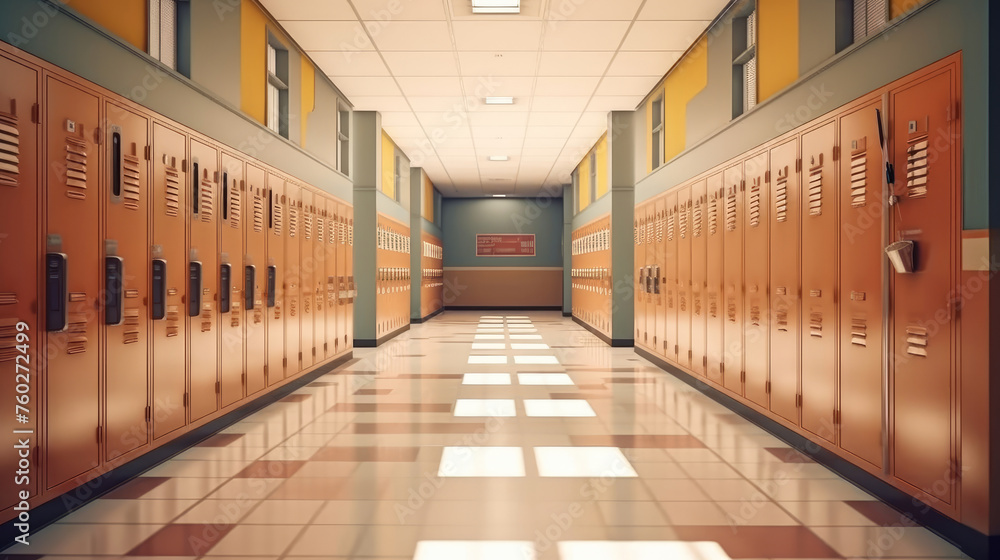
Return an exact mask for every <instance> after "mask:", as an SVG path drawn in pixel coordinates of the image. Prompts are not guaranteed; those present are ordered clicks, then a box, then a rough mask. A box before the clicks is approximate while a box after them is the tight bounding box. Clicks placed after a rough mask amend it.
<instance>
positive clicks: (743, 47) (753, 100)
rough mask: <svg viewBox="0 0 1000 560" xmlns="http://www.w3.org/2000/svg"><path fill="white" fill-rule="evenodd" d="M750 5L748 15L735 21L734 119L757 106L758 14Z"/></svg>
mask: <svg viewBox="0 0 1000 560" xmlns="http://www.w3.org/2000/svg"><path fill="white" fill-rule="evenodd" d="M755 8H756V7H755V6H754V5H752V4H751V5H749V6H748V7H747V8H746V9H747V12H746V15H745V16H744V17H742V18H740V17H737V18H735V19H734V20H733V46H734V47H735V48H734V49H733V50H734V51H735V52H738V53H740V54H738V55H737V56H736V58H735V59H734V60H733V118H734V119H735V118H736V117H738V116H740V115H742V114H744V113H746V112H748V111H750V110H751V109H753V108H754V107H756V106H757V12H756V9H755Z"/></svg>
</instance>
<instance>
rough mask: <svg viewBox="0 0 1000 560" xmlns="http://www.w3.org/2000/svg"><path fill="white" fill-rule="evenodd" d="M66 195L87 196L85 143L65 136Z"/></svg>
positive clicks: (77, 197) (81, 198) (79, 197)
mask: <svg viewBox="0 0 1000 560" xmlns="http://www.w3.org/2000/svg"><path fill="white" fill-rule="evenodd" d="M66 187H67V189H66V196H68V197H70V198H75V199H77V200H85V199H86V198H87V143H86V142H84V141H83V140H80V139H79V138H73V137H72V136H67V137H66Z"/></svg>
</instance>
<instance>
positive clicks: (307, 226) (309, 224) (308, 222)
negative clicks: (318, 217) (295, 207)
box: [302, 212, 313, 241]
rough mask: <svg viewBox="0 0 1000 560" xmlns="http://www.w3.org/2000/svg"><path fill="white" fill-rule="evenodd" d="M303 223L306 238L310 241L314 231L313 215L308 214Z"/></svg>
mask: <svg viewBox="0 0 1000 560" xmlns="http://www.w3.org/2000/svg"><path fill="white" fill-rule="evenodd" d="M302 222H303V224H302V225H303V233H304V234H305V238H306V240H307V241H308V240H310V239H312V229H313V220H312V215H311V214H310V213H309V212H306V215H305V216H304V217H303V219H302Z"/></svg>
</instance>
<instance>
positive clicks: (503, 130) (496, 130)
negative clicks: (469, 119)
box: [472, 126, 525, 140]
mask: <svg viewBox="0 0 1000 560" xmlns="http://www.w3.org/2000/svg"><path fill="white" fill-rule="evenodd" d="M524 132H525V127H523V126H473V127H472V137H473V138H477V139H478V138H503V139H505V140H506V139H510V138H523V137H524Z"/></svg>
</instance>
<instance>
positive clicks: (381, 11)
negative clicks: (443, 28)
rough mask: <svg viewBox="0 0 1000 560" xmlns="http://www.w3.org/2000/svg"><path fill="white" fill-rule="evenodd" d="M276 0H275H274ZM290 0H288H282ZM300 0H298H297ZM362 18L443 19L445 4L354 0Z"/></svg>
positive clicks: (372, 20)
mask: <svg viewBox="0 0 1000 560" xmlns="http://www.w3.org/2000/svg"><path fill="white" fill-rule="evenodd" d="M272 1H275V0H272ZM281 1H282V2H288V0H281ZM296 1H298V0H296ZM352 1H353V3H354V7H355V8H357V9H358V15H359V16H361V19H363V20H368V21H371V22H392V21H398V20H443V19H444V18H445V13H444V6H443V5H442V3H441V2H436V1H435V2H412V1H408V0H404V1H391V0H390V1H386V0H352Z"/></svg>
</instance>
